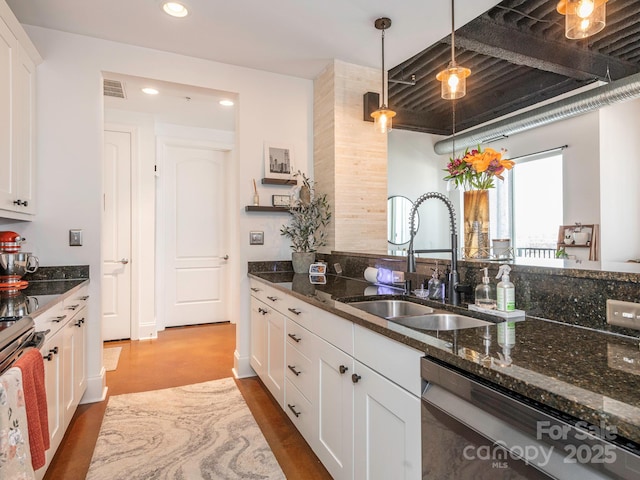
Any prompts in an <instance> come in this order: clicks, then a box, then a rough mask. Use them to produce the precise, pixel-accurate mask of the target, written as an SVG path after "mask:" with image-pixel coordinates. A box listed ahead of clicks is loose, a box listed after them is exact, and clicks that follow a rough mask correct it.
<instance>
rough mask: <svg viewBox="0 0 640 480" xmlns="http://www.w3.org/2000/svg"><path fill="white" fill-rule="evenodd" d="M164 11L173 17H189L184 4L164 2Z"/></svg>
mask: <svg viewBox="0 0 640 480" xmlns="http://www.w3.org/2000/svg"><path fill="white" fill-rule="evenodd" d="M162 9H163V10H164V11H165V13H168V14H169V15H171V16H172V17H179V18H182V17H186V16H187V15H189V10H187V7H185V6H184V5H183V4H181V3H178V2H164V3H163V4H162Z"/></svg>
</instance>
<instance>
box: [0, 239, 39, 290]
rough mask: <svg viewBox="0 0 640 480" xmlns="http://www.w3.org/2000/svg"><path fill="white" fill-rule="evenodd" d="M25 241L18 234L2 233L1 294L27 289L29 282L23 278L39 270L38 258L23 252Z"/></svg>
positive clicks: (0, 260) (0, 261) (0, 242)
mask: <svg viewBox="0 0 640 480" xmlns="http://www.w3.org/2000/svg"><path fill="white" fill-rule="evenodd" d="M24 240H25V239H24V238H23V237H21V236H20V235H19V234H17V233H16V232H7V231H0V292H17V291H19V290H23V289H25V288H27V286H28V285H29V282H27V281H26V280H22V277H23V276H24V275H25V274H27V273H33V272H35V271H36V270H38V266H39V262H38V257H35V256H33V255H31V253H27V252H22V251H21V248H22V247H21V244H22V242H24Z"/></svg>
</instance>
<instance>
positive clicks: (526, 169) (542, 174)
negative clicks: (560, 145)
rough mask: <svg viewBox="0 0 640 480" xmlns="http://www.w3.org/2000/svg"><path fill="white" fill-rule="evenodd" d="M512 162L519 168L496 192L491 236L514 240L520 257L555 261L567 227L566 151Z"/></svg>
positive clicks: (515, 168) (531, 156) (494, 194)
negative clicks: (560, 234) (561, 227)
mask: <svg viewBox="0 0 640 480" xmlns="http://www.w3.org/2000/svg"><path fill="white" fill-rule="evenodd" d="M512 160H514V161H515V162H516V165H515V167H514V168H513V170H511V171H510V172H509V173H508V174H507V175H505V180H504V182H500V181H499V182H496V188H495V189H494V190H495V191H494V192H492V194H493V198H492V199H491V200H490V203H491V205H492V206H493V205H495V207H493V208H492V211H491V225H492V226H494V225H495V226H496V227H497V228H496V229H495V231H492V232H491V236H492V238H511V239H512V242H511V245H512V247H513V251H514V253H515V255H516V256H526V257H547V258H553V257H554V256H555V250H556V242H557V237H558V226H559V225H562V224H563V209H562V205H563V201H562V200H563V188H562V150H561V149H554V150H549V151H546V152H541V153H537V154H532V155H526V156H522V157H517V158H514V159H512Z"/></svg>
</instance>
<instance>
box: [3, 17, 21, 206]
mask: <svg viewBox="0 0 640 480" xmlns="http://www.w3.org/2000/svg"><path fill="white" fill-rule="evenodd" d="M17 44H18V42H17V40H16V38H15V36H14V35H13V33H11V31H10V30H9V27H8V26H7V25H6V23H4V21H3V20H2V18H0V208H5V209H6V208H12V207H13V200H14V196H15V192H14V190H13V188H14V187H13V182H12V178H13V175H12V163H11V162H12V160H11V159H12V158H13V151H14V145H13V103H12V101H13V95H14V93H13V75H14V70H15V64H16V58H15V56H16V48H17Z"/></svg>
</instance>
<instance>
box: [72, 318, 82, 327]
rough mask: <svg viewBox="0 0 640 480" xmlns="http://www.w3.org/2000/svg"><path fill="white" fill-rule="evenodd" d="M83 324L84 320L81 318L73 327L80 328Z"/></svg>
mask: <svg viewBox="0 0 640 480" xmlns="http://www.w3.org/2000/svg"><path fill="white" fill-rule="evenodd" d="M83 323H84V318H81V319H80V320H78V321H77V322H76V323H74V325H75V326H76V327H81V326H82V324H83Z"/></svg>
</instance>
